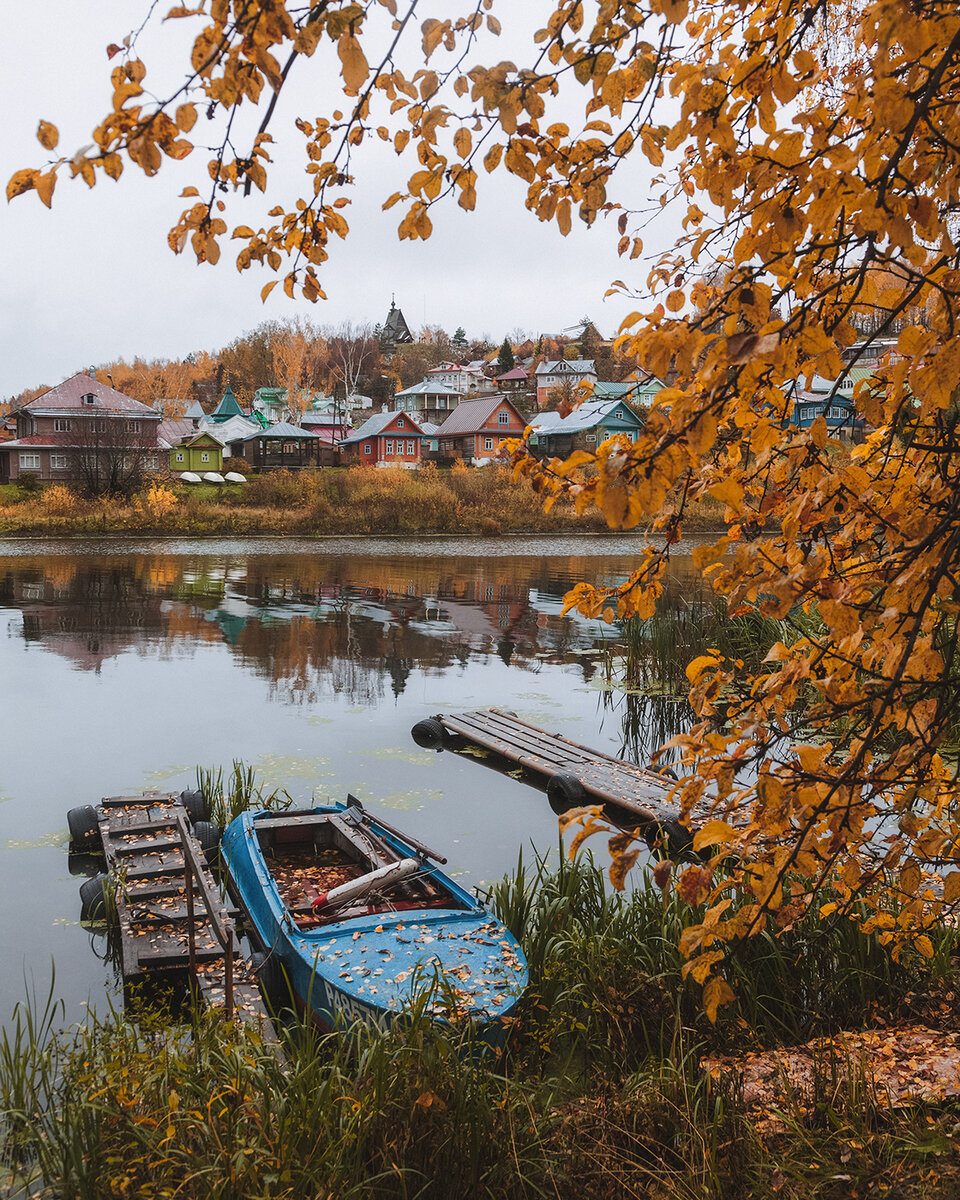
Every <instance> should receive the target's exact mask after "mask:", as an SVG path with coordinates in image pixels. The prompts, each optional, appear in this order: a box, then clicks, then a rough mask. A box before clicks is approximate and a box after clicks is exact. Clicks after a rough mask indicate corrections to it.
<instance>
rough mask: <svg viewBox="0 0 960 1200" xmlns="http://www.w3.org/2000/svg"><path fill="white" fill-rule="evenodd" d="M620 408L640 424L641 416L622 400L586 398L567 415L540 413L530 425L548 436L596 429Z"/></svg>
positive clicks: (539, 432) (625, 416)
mask: <svg viewBox="0 0 960 1200" xmlns="http://www.w3.org/2000/svg"><path fill="white" fill-rule="evenodd" d="M618 408H622V409H623V413H624V418H625V419H626V420H628V421H629V420H630V419H631V418H632V419H633V420H634V421H635V422H636V423H637V425H638V426H639V425H640V424H641V421H640V418H639V417H638V416H637V415H636V413H634V412H633V411H632V410H631V409H630V408H629V407H628V406H627V405H626V404H624V403H623V401H622V400H616V399H614V400H585V401H584V402H583V404H581V405H580V407H579V408H575V409H574V410H573V412H572V413H570V414H569V415H568V416H566V417H561V416H560V414H559V413H555V412H544V413H538V414H537V415H536V416H535V417H533V418H532V419H531V421H530V425H531V427H532V428H533V430H534V432H535V433H538V434H546V435H548V436H553V435H554V434H571V433H582V432H583V430H585V429H595V428H596V427H597V426H598V425H600V424H602V423H603V421H604V420H607V419H609V417H610V416H611V415H612V414H613V413H614V412H616V410H617V409H618ZM547 418H550V419H549V420H548V419H547Z"/></svg>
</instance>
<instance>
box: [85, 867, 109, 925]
mask: <svg viewBox="0 0 960 1200" xmlns="http://www.w3.org/2000/svg"><path fill="white" fill-rule="evenodd" d="M107 884H108V877H107V876H106V875H104V874H103V872H101V873H100V874H99V875H91V876H90V878H89V879H85V880H84V881H83V883H81V884H80V920H81V921H105V920H106V919H107V891H106V889H107Z"/></svg>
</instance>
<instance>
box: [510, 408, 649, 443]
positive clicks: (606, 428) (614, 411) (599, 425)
mask: <svg viewBox="0 0 960 1200" xmlns="http://www.w3.org/2000/svg"><path fill="white" fill-rule="evenodd" d="M530 425H531V427H532V429H533V434H532V435H531V437H530V445H531V446H534V447H536V449H537V450H538V451H542V452H544V453H545V454H550V455H556V456H558V457H566V456H567V455H568V454H571V453H572V452H573V451H574V450H596V448H597V446H598V445H599V444H600V443H601V442H603V441H605V440H606V439H607V438H608V437H612V436H613V434H615V433H623V434H626V436H627V437H629V438H635V437H636V436H637V433H638V431H639V430H640V429H641V428H642V427H643V421H642V420H641V419H640V417H638V416H637V414H636V413H635V412H634V411H633V409H632V408H631V407H630V406H629V404H627V402H626V401H625V400H596V399H593V400H585V401H584V402H583V404H581V405H580V406H579V408H575V409H574V410H573V412H571V413H570V414H569V415H568V416H565V417H564V416H562V415H561V414H560V413H558V412H542V413H537V415H536V416H535V417H532V418H531V420H530Z"/></svg>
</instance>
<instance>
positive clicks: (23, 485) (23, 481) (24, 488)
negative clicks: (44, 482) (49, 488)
mask: <svg viewBox="0 0 960 1200" xmlns="http://www.w3.org/2000/svg"><path fill="white" fill-rule="evenodd" d="M17 487H19V489H20V491H21V492H22V493H23V494H24V495H25V496H32V495H34V494H35V493H36V492H38V491H39V490H40V476H39V475H38V474H37V473H36V471H21V472H20V474H19V475H18V476H17Z"/></svg>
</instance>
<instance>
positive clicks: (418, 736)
mask: <svg viewBox="0 0 960 1200" xmlns="http://www.w3.org/2000/svg"><path fill="white" fill-rule="evenodd" d="M410 736H411V737H412V738H413V740H414V741H415V742H416V743H417V745H418V746H421V747H422V748H423V749H424V750H441V749H442V748H443V738H444V728H443V726H442V725H441V724H440V722H439V721H438V720H437V718H436V717H426V718H425V719H424V720H422V721H418V722H417V723H416V725H414V727H413V728H412V729H411V730H410Z"/></svg>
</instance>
